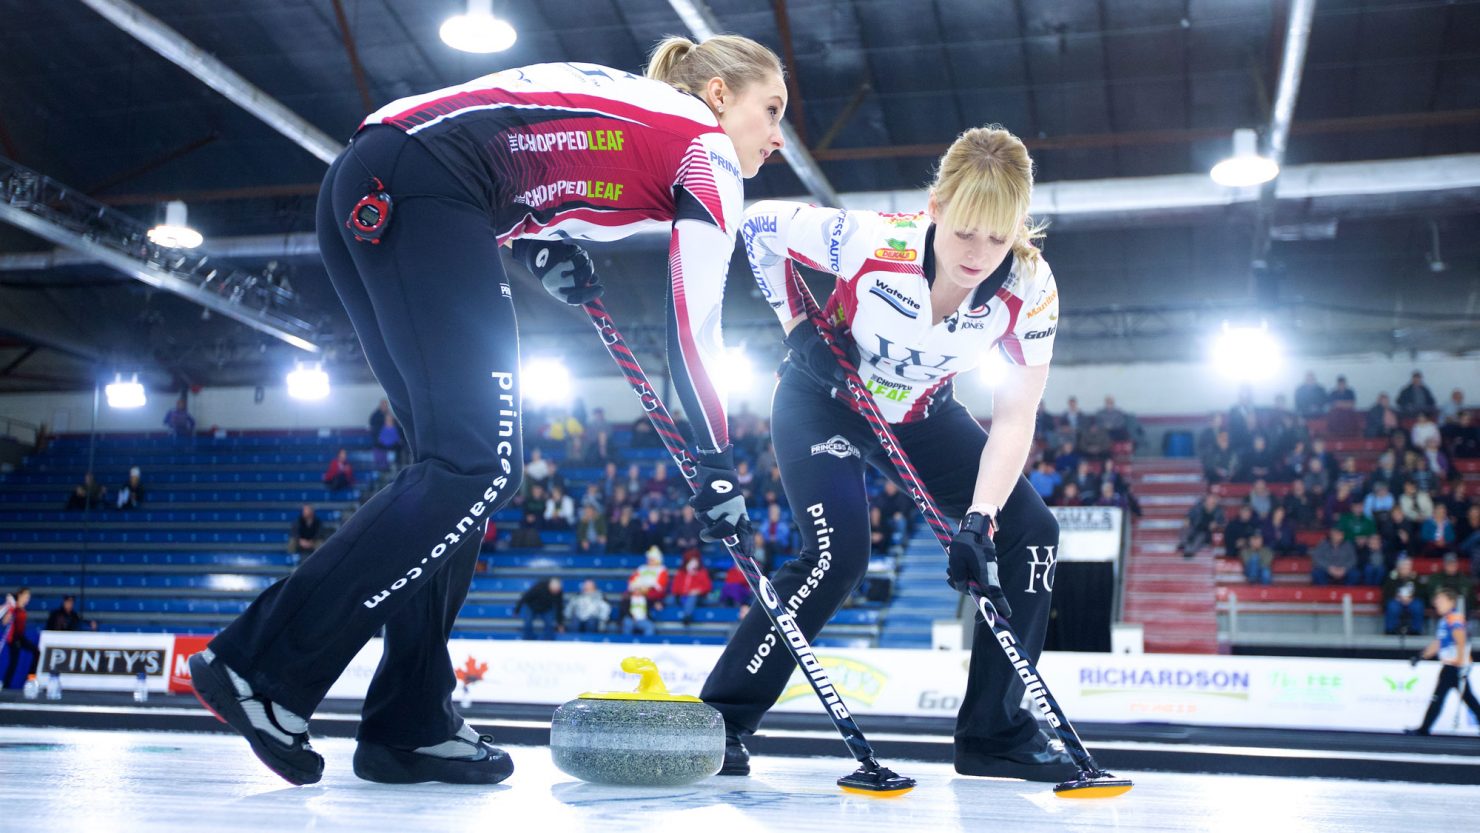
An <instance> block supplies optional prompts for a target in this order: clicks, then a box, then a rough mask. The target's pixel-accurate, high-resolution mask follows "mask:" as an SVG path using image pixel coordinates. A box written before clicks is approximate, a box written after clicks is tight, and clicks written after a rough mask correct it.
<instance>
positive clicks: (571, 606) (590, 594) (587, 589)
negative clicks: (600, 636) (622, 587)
mask: <svg viewBox="0 0 1480 833" xmlns="http://www.w3.org/2000/svg"><path fill="white" fill-rule="evenodd" d="M611 615H612V606H611V603H610V602H608V601H607V600H606V597H605V596H603V595H601V591H600V590H598V589H597V587H596V582H595V581H593V580H591V579H589V578H588V579H586V580H585V581H583V582H581V592H579V593H577V594H576V595H574V596H572V597H571V598H570V599H568V600H566V602H565V622H566V627H567V628H571V629H573V630H574V632H575V633H600V632H601V628H602V626H603V625H605V624H606V620H607V619H610V618H611Z"/></svg>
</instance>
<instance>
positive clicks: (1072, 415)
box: [1059, 396, 1087, 442]
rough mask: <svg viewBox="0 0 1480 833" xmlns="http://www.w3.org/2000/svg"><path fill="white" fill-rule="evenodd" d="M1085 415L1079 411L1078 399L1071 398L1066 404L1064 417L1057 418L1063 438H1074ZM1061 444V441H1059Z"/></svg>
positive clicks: (1075, 397)
mask: <svg viewBox="0 0 1480 833" xmlns="http://www.w3.org/2000/svg"><path fill="white" fill-rule="evenodd" d="M1086 416H1087V415H1086V414H1085V413H1084V412H1083V411H1081V410H1079V397H1077V396H1071V397H1069V401H1068V402H1067V403H1066V407H1065V410H1064V415H1063V416H1061V417H1059V430H1060V434H1061V435H1062V436H1063V437H1068V438H1071V439H1072V438H1076V437H1078V436H1079V429H1080V428H1081V427H1083V424H1084V419H1085V417H1086ZM1060 442H1062V440H1060Z"/></svg>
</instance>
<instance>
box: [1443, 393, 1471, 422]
mask: <svg viewBox="0 0 1480 833" xmlns="http://www.w3.org/2000/svg"><path fill="white" fill-rule="evenodd" d="M1466 407H1468V406H1466V405H1465V392H1464V391H1462V390H1460V389H1459V388H1455V389H1454V390H1452V391H1450V392H1449V398H1448V399H1446V400H1444V404H1443V405H1440V406H1439V421H1440V422H1441V423H1443V424H1445V425H1450V424H1452V423H1456V422H1459V415H1460V414H1462V413H1464V412H1465V409H1466Z"/></svg>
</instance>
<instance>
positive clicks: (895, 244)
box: [884, 237, 910, 252]
mask: <svg viewBox="0 0 1480 833" xmlns="http://www.w3.org/2000/svg"><path fill="white" fill-rule="evenodd" d="M884 242H885V243H888V244H889V248H891V249H893V250H895V251H897V252H902V251H904V250H905V249H908V248H909V246H910V244H908V243H906V242H904V241H903V240H897V239H895V238H893V237H890V238H889V239H887V240H885V241H884Z"/></svg>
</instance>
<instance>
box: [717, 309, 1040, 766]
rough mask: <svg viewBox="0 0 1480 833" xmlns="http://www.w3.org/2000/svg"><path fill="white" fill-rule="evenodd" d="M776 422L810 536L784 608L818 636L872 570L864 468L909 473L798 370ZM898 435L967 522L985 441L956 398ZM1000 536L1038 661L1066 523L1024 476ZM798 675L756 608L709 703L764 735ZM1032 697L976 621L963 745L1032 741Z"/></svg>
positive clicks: (784, 474) (796, 512)
mask: <svg viewBox="0 0 1480 833" xmlns="http://www.w3.org/2000/svg"><path fill="white" fill-rule="evenodd" d="M804 326H805V325H804ZM771 424H772V425H773V426H776V427H775V429H774V430H773V431H772V442H773V443H774V444H775V447H776V460H777V462H778V464H779V465H780V466H781V480H782V485H783V486H784V488H785V489H786V499H787V501H788V503H790V505H791V511H792V516H793V518H794V521H793V522H794V523H795V524H796V528H797V531H798V532H799V533H800V534H801V539H802V547H801V554H800V556H799V557H798V558H797V559H796V560H794V561H790V562H787V563H786V564H785V565H783V566H782V567H781V568H780V569H779V570H777V571H776V574H775V576H774V577H773V578H772V584H774V585H775V587H776V593H777V596H778V597H779V598H780V599H781V603H782V604H783V605H786V606H788V607H793V608H795V615H796V619H797V623H798V625H799V626H800V627H801V629H802V632H803V633H805V634H806V636H807V638H808V639H809V640H810V639H813V638H815V637H816V636H817V634H818V633H819V632H820V631H821V630H822V626H823V625H824V624H826V623H827V621H828V620H829V619H831V618H832V617H833V614H835V613H837V611H838V609H839V608H840V607H842V605H843V602H844V601H846V600H847V598H848V596H849V594H851V593H852V592H853V590H854V588H856V587H857V586H858V583H859V581H861V580H862V579H863V576H864V573H865V572H866V571H867V569H868V560H869V550H870V546H869V522H868V513H869V506H868V496H867V493H866V492H865V490H864V479H863V474H864V468H863V467H864V464H865V463H868V464H869V465H872V466H874V467H875V468H877V469H879V470H880V471H881V472H883V473H884V474H886V475H887V476H889V477H890V478H891V479H894V480H896V481H898V479H899V478H898V475H897V474H896V473H895V471H894V466H893V464H892V463H890V462H889V459H888V457H887V456H885V454H884V452H883V450H882V449H881V448H880V447H879V441H878V440H877V439H875V437H874V434H873V431H872V430H871V429H870V428H869V426H868V423H867V422H866V421H865V420H864V418H863V417H861V416H859V415H858V414H855V413H854V412H853V411H852V410H850V409H849V408H848V407H847V405H845V404H844V403H843V402H841V401H839V400H836V399H833V398H831V397H830V396H829V395H828V393H827V391H825V390H823V389H822V388H821V387H820V386H819V385H818V384H817V383H816V382H814V381H812V380H811V379H809V378H808V377H806V376H805V375H804V374H802V373H800V372H798V371H796V370H794V369H792V368H791V367H790V366H789V365H788V366H787V369H786V370H785V371H784V372H783V374H782V378H781V381H780V382H779V383H778V384H777V386H776V394H775V398H774V399H773V401H772V405H771ZM893 429H894V433H895V436H897V437H898V438H899V442H900V445H901V446H902V447H903V448H904V451H905V453H906V454H907V455H908V456H909V458H910V461H911V462H912V463H914V465H915V469H916V470H917V471H918V472H919V474H920V477H921V478H922V479H923V480H924V482H925V487H926V489H927V490H928V491H929V492H930V494H931V496H932V497H934V498H935V500H936V503H937V505H938V506H939V508H940V510H941V512H942V513H943V514H945V515H946V516H948V517H952V518H960V517H961V515H962V514H963V513H964V512H965V511H966V508H967V507H968V506H970V505H971V499H972V492H973V491H974V489H975V487H976V474H977V469H978V461H979V460H980V459H981V453H982V448H983V446H985V445H986V442H987V434H986V432H985V431H984V430H982V427H981V425H980V424H978V423H977V421H976V420H975V419H973V418H972V416H971V414H970V413H968V412H967V410H966V408H965V407H963V406H962V405H960V404H959V403H957V402H956V401H955V400H951V401H950V402H949V403H947V404H946V405H945V406H944V407H942V408H941V410H940V411H939V412H938V413H936V414H933V415H931V416H929V417H927V418H925V419H923V420H921V421H919V422H913V423H908V424H899V425H894V426H893ZM901 485H902V484H901ZM995 540H996V543H997V559H998V562H999V571H1000V576H1001V579H1002V588H1003V591H1004V592H1005V593H1006V594H1007V600H1008V602H1009V603H1010V604H1011V605H1012V612H1013V618H1012V626H1013V628H1014V630H1016V631H1017V634H1018V637H1019V638H1020V640H1021V641H1022V645H1023V646H1024V647H1025V648H1027V649H1028V651H1029V653H1030V654H1031V656H1032V658H1033V660H1034V661H1035V662H1036V661H1037V659H1038V653H1039V651H1040V650H1042V648H1043V637H1044V635H1045V633H1046V632H1047V629H1048V614H1049V606H1050V599H1049V597H1050V594H1051V592H1052V588H1053V574H1052V572H1051V569H1052V565H1053V564H1054V563H1055V559H1056V557H1057V553H1058V544H1059V526H1058V521H1057V520H1056V519H1055V518H1054V516H1053V513H1051V512H1049V511H1048V507H1047V506H1045V505H1044V503H1043V500H1042V498H1040V497H1039V496H1038V493H1037V492H1035V491H1033V487H1032V486H1030V485H1029V484H1028V481H1027V479H1026V478H1021V477H1020V478H1018V484H1017V487H1016V488H1014V489H1013V491H1012V495H1011V496H1010V497H1009V498H1008V500H1007V503H1006V504H1005V505H1004V506H1003V507H1002V512H1001V515H1000V516H999V517H998V532H997V537H996V539H995ZM940 558H941V571H940V573H941V577H940V580H941V581H945V580H946V570H945V553H943V552H942V553H941V554H940ZM941 612H942V614H948V613H949V611H941ZM795 668H796V663H795V662H794V661H793V660H792V658H791V655H790V654H789V653H787V651H786V646H785V645H784V644H782V643H781V642H780V641H778V638H777V636H776V634H775V631H774V630H773V629H772V627H771V624H770V620H769V619H768V618H767V617H766V613H765V610H763V609H762V608H761V606H760V605H755V606H753V607H752V608H751V609H750V612H749V613H748V614H746V616H745V619H744V620H743V621H742V622H741V623H740V627H739V629H737V630H736V632H735V635H734V636H733V637H732V638H731V639H730V643H729V645H727V646H726V647H725V651H724V653H723V655H721V657H720V659H719V662H718V664H716V665H715V668H714V671H712V672H711V673H710V675H709V679H708V680H707V681H706V682H705V684H704V689H703V692H702V693H701V695H700V696H701V697H702V699H703V700H704V702H706V703H708V704H709V705H711V706H713V707H714V708H716V709H718V710H719V712H720V713H721V714H723V715H724V717H725V720H726V722H728V723H729V724H731V725H733V726H736V727H738V728H740V729H742V730H744V731H748V732H754V731H755V730H756V729H757V728H758V727H759V726H760V722H761V718H762V717H763V716H764V715H765V713H766V711H767V710H768V709H770V708H771V706H773V705H775V703H776V699H777V698H778V697H779V696H780V695H781V692H782V690H783V689H784V688H785V686H786V682H787V680H788V679H789V678H790V677H791V673H792V671H793V670H794V669H795ZM1022 697H1023V684H1022V681H1021V680H1020V679H1019V678H1018V675H1017V673H1016V672H1015V671H1014V670H1013V668H1012V665H1011V664H1010V663H1008V661H1007V656H1006V654H1005V653H1004V652H1003V650H1002V648H1001V646H999V645H998V644H997V641H996V639H994V638H993V637H992V631H991V629H990V628H988V627H986V626H985V625H984V624H982V623H980V622H978V624H977V627H976V632H975V635H974V639H973V641H972V648H971V664H970V669H969V676H968V678H967V682H966V695H965V697H964V698H963V700H962V704H961V710H960V712H959V713H958V714H957V718H956V746H957V750H958V751H964V752H973V753H985V754H991V753H994V752H1002V751H1006V750H1010V749H1013V748H1015V747H1018V746H1020V745H1022V744H1024V743H1026V742H1027V741H1028V740H1030V739H1031V738H1032V737H1033V736H1034V734H1035V733H1036V732H1037V721H1036V719H1035V718H1034V716H1033V714H1032V713H1031V712H1030V711H1028V710H1027V709H1025V708H1023V707H1022V705H1021V704H1022Z"/></svg>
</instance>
